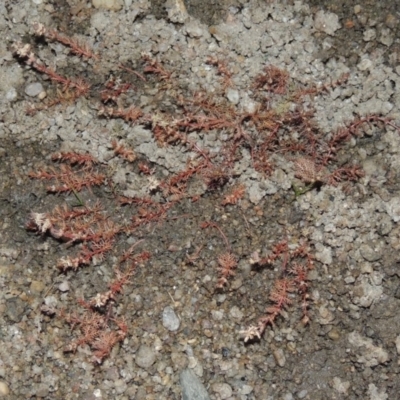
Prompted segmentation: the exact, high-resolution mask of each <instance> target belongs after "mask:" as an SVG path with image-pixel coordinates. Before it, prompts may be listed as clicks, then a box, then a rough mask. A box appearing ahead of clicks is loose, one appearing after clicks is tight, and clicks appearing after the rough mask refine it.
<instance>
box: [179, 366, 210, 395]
mask: <svg viewBox="0 0 400 400" xmlns="http://www.w3.org/2000/svg"><path fill="white" fill-rule="evenodd" d="M180 383H181V386H182V400H210V396H209V395H208V393H207V390H206V388H205V387H204V385H203V384H202V383H201V382H200V380H199V378H197V376H196V375H195V374H194V372H193V371H191V370H190V369H185V370H183V371H182V372H181V375H180Z"/></svg>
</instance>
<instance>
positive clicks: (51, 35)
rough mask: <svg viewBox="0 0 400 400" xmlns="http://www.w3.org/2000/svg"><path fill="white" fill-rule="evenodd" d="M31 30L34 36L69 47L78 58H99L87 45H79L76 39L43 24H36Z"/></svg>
mask: <svg viewBox="0 0 400 400" xmlns="http://www.w3.org/2000/svg"><path fill="white" fill-rule="evenodd" d="M33 29H34V34H35V35H36V36H43V37H45V38H46V39H47V40H50V41H55V42H59V43H62V44H63V45H64V46H67V47H69V48H70V49H71V51H72V52H73V53H74V54H77V55H78V56H83V57H86V58H94V59H96V60H99V56H98V55H97V54H95V53H93V51H92V50H91V48H90V47H89V46H88V45H87V44H85V43H80V42H79V41H78V40H77V39H74V38H70V37H68V36H64V35H61V34H60V33H59V32H57V31H56V30H55V29H51V28H46V27H45V26H44V25H43V24H41V23H38V22H35V23H34V24H33Z"/></svg>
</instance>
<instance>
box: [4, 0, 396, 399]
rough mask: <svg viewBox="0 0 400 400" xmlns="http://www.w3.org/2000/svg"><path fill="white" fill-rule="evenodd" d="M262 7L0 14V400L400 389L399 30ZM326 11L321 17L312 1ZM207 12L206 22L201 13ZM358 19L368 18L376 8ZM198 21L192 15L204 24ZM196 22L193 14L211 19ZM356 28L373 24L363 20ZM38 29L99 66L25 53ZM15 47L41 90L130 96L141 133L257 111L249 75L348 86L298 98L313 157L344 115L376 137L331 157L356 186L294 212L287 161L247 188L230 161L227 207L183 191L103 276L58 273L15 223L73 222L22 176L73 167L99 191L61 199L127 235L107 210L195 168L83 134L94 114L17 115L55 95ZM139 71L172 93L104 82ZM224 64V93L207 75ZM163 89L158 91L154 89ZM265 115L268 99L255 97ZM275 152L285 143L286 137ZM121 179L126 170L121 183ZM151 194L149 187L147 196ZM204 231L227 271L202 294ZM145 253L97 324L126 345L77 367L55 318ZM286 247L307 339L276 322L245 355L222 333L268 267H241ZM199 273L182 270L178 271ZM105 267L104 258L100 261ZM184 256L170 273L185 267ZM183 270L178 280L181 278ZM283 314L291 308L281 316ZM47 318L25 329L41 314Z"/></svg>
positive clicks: (103, 135)
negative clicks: (300, 248)
mask: <svg viewBox="0 0 400 400" xmlns="http://www.w3.org/2000/svg"><path fill="white" fill-rule="evenodd" d="M282 3H284V2H262V4H259V3H257V2H256V1H255V0H250V1H240V2H233V1H232V2H231V3H229V4H228V3H227V4H226V5H225V2H223V4H224V5H225V8H224V10H225V14H224V17H223V18H220V19H217V20H216V19H215V16H214V15H213V17H212V18H211V16H210V18H209V21H210V22H209V24H206V23H204V20H203V19H198V18H195V17H194V16H193V15H196V13H195V12H194V11H191V10H192V4H191V2H188V3H187V4H186V6H185V4H184V3H183V2H182V1H181V0H179V1H178V0H177V1H168V2H166V4H164V3H163V6H165V7H164V11H163V12H164V13H165V14H164V15H163V18H156V17H155V14H156V10H158V8H157V7H155V6H154V7H153V6H152V4H151V3H150V2H149V1H147V0H125V1H122V0H96V1H95V0H93V2H89V3H88V4H86V3H85V4H84V5H82V4H83V3H81V2H79V1H71V2H68V5H67V3H65V4H64V3H63V5H62V6H60V8H58V7H56V6H55V5H54V4H52V3H51V2H45V1H41V0H36V1H33V2H26V1H22V0H21V1H14V2H13V4H8V5H7V7H6V6H5V5H0V31H1V33H2V36H3V38H5V40H3V41H2V43H0V71H1V72H0V78H1V79H0V92H1V93H2V96H1V97H0V116H1V118H0V137H1V139H2V143H1V148H0V173H1V176H2V179H1V181H0V191H1V193H2V194H1V200H2V209H1V218H0V231H1V240H0V284H1V288H2V290H1V293H0V310H1V316H0V318H1V337H2V346H1V348H0V396H3V397H6V398H12V399H21V398H29V399H30V398H46V399H65V400H67V399H98V398H103V399H122V400H125V399H130V398H135V399H180V398H183V399H185V400H186V399H187V400H195V399H196V400H200V399H204V400H205V399H212V400H214V399H240V400H245V399H246V400H247V399H249V400H250V399H268V400H272V399H285V400H286V399H287V400H291V399H313V400H317V399H326V398H329V399H342V398H348V399H359V398H363V399H394V398H397V396H398V395H397V394H398V392H399V390H400V383H398V382H397V380H396V376H398V374H399V372H400V371H399V368H400V366H399V363H398V356H399V353H400V350H399V349H400V336H399V331H400V316H399V313H398V309H399V307H400V303H399V302H400V295H399V287H400V273H399V270H398V268H397V266H398V263H399V261H400V257H399V256H398V250H399V248H400V245H399V243H400V228H399V226H398V222H399V221H400V200H399V196H400V183H399V182H400V161H399V160H400V136H399V131H398V129H396V128H395V125H400V109H399V104H400V102H399V100H400V92H399V90H398V87H399V86H400V66H399V61H400V56H399V48H400V46H399V36H398V32H397V30H396V27H397V24H398V17H397V16H396V14H395V13H394V12H393V13H392V12H390V9H389V8H388V11H387V13H386V14H384V13H383V12H382V11H380V12H379V13H375V14H374V13H373V12H372V9H370V8H369V7H368V6H367V5H364V4H361V3H360V4H359V5H356V6H352V7H351V8H350V11H349V14H348V15H343V14H342V13H341V11H340V10H338V9H335V5H334V4H332V5H326V6H325V7H321V6H315V5H314V2H310V4H308V3H307V2H302V1H293V2H288V4H282ZM328 3H334V2H328ZM219 6H221V5H219ZM376 7H380V6H379V5H377V6H376ZM210 10H211V8H210ZM210 15H212V12H211V11H210ZM374 15H375V17H374ZM35 21H40V22H42V23H44V24H45V25H46V26H49V27H54V28H58V29H59V30H60V32H62V33H63V34H72V35H73V36H74V37H76V38H78V39H79V40H81V41H82V42H85V43H88V44H90V46H91V48H93V50H94V51H95V52H98V53H101V54H102V58H101V62H99V63H96V62H95V61H93V60H83V59H80V58H79V57H77V56H74V55H70V54H68V52H67V51H66V49H65V47H64V46H61V45H59V44H56V43H50V44H46V42H45V41H42V40H35V39H34V38H33V36H32V23H33V22H35ZM19 40H23V41H24V42H29V43H32V45H33V47H34V49H35V54H36V55H37V56H38V57H39V58H40V60H42V61H43V62H44V63H45V64H46V65H47V66H49V67H52V68H54V69H55V70H56V71H57V73H60V74H66V75H68V76H79V75H82V76H84V77H85V79H88V80H90V82H91V83H92V84H93V86H94V87H100V86H101V84H102V83H104V81H106V80H107V79H109V78H110V76H111V75H113V76H115V77H119V76H121V77H122V78H123V79H130V81H131V82H134V84H133V85H132V86H133V87H132V88H131V89H129V91H128V92H127V93H126V94H124V95H123V96H122V97H121V98H122V100H121V101H123V102H124V104H128V105H137V106H139V107H140V108H141V109H142V110H144V112H145V113H149V114H150V115H152V116H155V117H162V115H165V114H168V113H170V112H177V110H178V106H177V104H176V102H175V101H174V98H176V95H185V94H186V95H187V94H188V93H189V94H192V95H193V93H196V92H199V91H207V92H208V93H210V94H211V95H212V96H215V98H219V97H218V96H220V94H221V93H223V95H222V96H220V97H221V98H222V99H223V100H221V102H222V101H224V104H228V105H229V106H231V107H234V109H235V110H238V109H239V110H244V111H246V112H248V113H254V112H256V111H257V109H258V106H259V104H260V101H262V100H260V99H258V98H254V96H253V88H252V82H253V81H254V79H255V78H256V77H257V76H258V75H259V74H260V72H261V71H262V70H263V68H264V66H265V65H267V64H268V65H274V66H276V67H278V68H281V69H284V70H286V71H287V72H288V73H289V76H290V78H291V79H292V81H291V82H292V84H293V85H302V84H304V85H308V87H310V86H311V85H313V84H317V85H324V84H326V85H329V84H330V83H331V82H335V81H336V80H338V79H339V78H340V77H341V76H342V75H343V74H348V80H347V81H346V83H343V84H341V85H333V87H332V88H331V89H329V90H327V91H326V92H324V93H323V94H321V95H309V97H308V98H307V101H306V105H307V106H308V107H310V108H311V107H313V109H314V110H315V123H316V124H317V125H318V127H319V128H320V130H321V132H323V133H324V134H325V135H326V138H329V137H330V135H331V134H332V132H335V130H336V129H338V128H340V127H343V126H344V124H346V123H348V122H349V121H352V120H353V119H354V116H357V115H359V116H366V115H368V114H371V113H373V114H379V115H380V116H381V118H382V119H385V118H390V121H391V123H387V124H383V123H379V122H377V123H371V124H365V125H366V126H363V129H362V132H361V134H360V135H359V137H357V138H353V139H352V140H351V141H349V143H348V144H347V145H346V146H345V148H344V149H343V150H342V151H340V152H339V154H338V158H339V162H340V163H341V165H344V164H346V163H348V162H349V161H356V162H357V163H359V164H360V165H361V166H362V167H363V170H364V171H365V176H364V177H362V178H361V179H360V180H359V181H357V182H354V183H349V184H341V185H339V186H337V187H334V186H329V185H325V184H323V185H321V187H318V188H315V189H313V190H309V191H307V192H305V193H303V194H301V195H299V196H297V197H294V193H293V192H294V191H293V182H296V177H295V173H294V169H293V168H294V167H293V165H294V163H293V160H291V159H288V158H286V157H285V156H284V155H283V154H279V153H278V154H274V156H273V162H274V165H275V169H274V171H273V173H272V174H271V175H270V176H265V175H264V174H262V173H260V172H257V171H256V170H255V169H254V159H253V154H251V152H250V151H249V149H248V148H242V149H241V157H240V159H239V160H238V161H237V162H236V163H235V165H234V168H233V171H234V172H233V173H232V176H230V177H229V181H228V183H227V188H228V189H229V188H231V187H232V186H234V185H235V184H242V185H244V187H245V189H246V190H245V192H246V194H245V196H244V198H243V199H241V200H240V201H239V202H238V204H237V205H234V206H226V207H222V206H221V199H222V198H223V195H225V194H226V191H225V188H224V189H223V190H219V189H217V190H215V191H209V190H208V189H207V187H206V186H205V185H204V184H202V183H199V182H194V183H192V184H191V185H189V187H188V191H189V194H190V198H197V201H191V200H190V201H189V199H188V201H187V202H184V203H182V205H180V206H179V207H178V208H177V209H174V210H173V212H171V214H170V215H169V218H168V219H167V220H166V221H164V222H163V223H162V224H157V225H156V224H154V225H152V226H150V228H149V229H148V230H145V229H144V230H143V231H141V232H140V233H135V234H133V235H131V236H128V235H127V236H126V237H124V240H123V243H118V246H116V247H117V248H116V250H115V253H113V255H112V256H111V257H110V258H107V259H105V260H98V261H97V262H96V264H97V265H96V266H94V265H90V266H87V267H84V268H80V269H79V270H78V271H76V272H74V271H69V272H67V273H65V274H60V272H59V271H58V269H57V268H56V265H57V261H58V260H59V258H60V257H61V256H65V255H66V254H70V253H69V252H70V251H71V250H73V249H76V246H78V247H79V244H72V243H67V244H66V243H59V242H57V241H56V240H53V239H52V238H51V237H47V236H46V235H34V234H32V233H29V232H27V231H26V229H25V227H26V222H27V220H28V216H29V214H30V212H32V211H34V212H47V211H49V210H51V209H52V208H53V207H54V206H56V205H62V204H69V205H75V204H76V202H77V201H78V200H79V199H77V198H76V197H75V196H74V194H69V195H65V196H64V195H60V196H51V195H49V194H47V193H46V190H45V184H43V182H40V181H38V180H31V179H29V177H28V173H29V172H30V171H32V170H35V171H36V170H38V168H39V167H40V166H43V165H50V164H51V154H53V153H54V152H59V151H79V152H87V153H90V154H91V155H93V156H95V157H97V158H98V160H99V161H100V163H102V164H101V166H105V168H107V174H108V175H107V179H108V180H109V183H110V184H109V186H107V187H102V188H95V189H93V190H92V192H85V193H82V194H80V195H81V196H82V198H83V201H85V202H87V203H88V204H89V203H90V202H91V201H94V199H99V200H100V201H101V202H102V204H104V207H105V209H106V211H107V212H109V215H112V216H117V217H118V218H120V219H121V220H123V219H124V218H125V219H127V218H130V215H129V214H128V211H127V210H126V208H122V209H121V208H118V210H116V209H113V208H112V204H113V203H112V202H111V199H112V196H113V194H114V190H115V191H116V193H118V194H120V195H125V196H137V197H147V196H153V197H152V198H154V199H157V201H160V200H161V198H162V193H160V191H159V189H158V188H159V186H158V185H159V182H160V181H162V180H163V179H166V178H167V177H170V176H171V175H172V174H174V173H177V172H179V171H182V170H183V169H185V168H186V166H187V162H188V160H189V159H191V158H194V157H195V156H196V155H197V152H196V151H195V150H196V149H194V148H193V147H192V148H191V147H190V146H184V145H182V143H178V144H174V145H164V146H160V145H159V143H157V141H156V140H155V139H154V137H153V135H152V133H151V131H150V129H149V127H148V126H146V124H140V125H134V124H131V123H129V122H125V121H123V120H121V119H112V118H99V117H98V115H97V112H98V110H97V108H96V105H95V101H94V100H93V99H92V100H93V101H89V100H88V99H78V100H77V101H75V102H74V101H71V102H69V103H67V104H63V105H55V106H53V107H50V108H49V109H43V110H40V111H39V112H37V113H35V114H33V115H28V114H27V112H26V111H27V106H29V104H36V105H38V104H43V103H42V102H46V100H48V99H51V98H52V96H54V94H55V93H54V87H53V86H54V85H52V84H51V82H50V81H49V79H46V78H44V77H43V76H41V75H39V74H37V73H35V72H34V71H33V70H32V68H29V67H27V66H26V65H24V64H23V63H18V61H17V60H16V59H15V57H14V56H13V54H12V50H11V49H12V44H13V43H15V42H17V41H19ZM142 53H148V54H151V55H152V56H153V57H155V58H156V59H157V60H159V61H161V62H162V65H163V66H165V68H166V69H167V70H169V71H172V78H171V80H172V82H174V83H172V84H171V83H168V81H165V82H163V81H162V80H158V79H156V78H154V77H151V76H147V80H146V82H144V81H143V80H141V79H140V78H139V77H138V76H136V75H135V74H133V75H134V78H132V76H133V75H130V73H129V72H128V71H125V70H121V69H120V68H118V66H119V65H120V64H122V65H124V66H125V67H127V68H129V69H131V70H135V71H140V70H141V68H142V61H141V57H142ZM210 56H213V57H217V58H218V59H222V60H224V61H225V62H226V66H227V67H228V69H229V70H230V71H231V72H232V76H231V78H230V79H231V80H232V86H231V87H228V88H226V90H224V83H223V76H222V75H221V74H218V73H217V71H216V68H215V67H213V66H211V65H210V64H209V63H206V60H207V58H208V57H210ZM169 85H170V86H169ZM268 101H270V102H271V106H272V107H273V108H275V109H277V108H279V107H281V110H282V111H281V112H284V108H285V107H286V106H287V103H288V101H287V99H285V98H282V97H279V96H276V95H271V96H270V98H268ZM289 134H293V135H294V134H296V133H295V132H289V131H288V135H289ZM187 137H188V139H189V140H190V141H191V143H196V145H197V146H198V147H199V148H201V149H208V150H209V151H210V154H211V155H212V156H215V158H213V159H215V160H219V158H218V157H220V154H221V151H222V149H223V148H224V144H225V143H227V141H228V140H229V135H228V133H227V132H225V131H218V130H213V131H211V132H208V133H207V134H206V133H204V132H188V135H187ZM112 139H116V140H118V141H122V142H123V143H124V144H125V145H126V146H128V147H130V148H132V149H134V152H135V154H136V156H137V157H138V160H139V161H142V160H143V161H145V162H146V163H148V165H149V166H150V167H151V168H153V169H154V171H155V173H154V175H152V176H150V177H149V176H147V175H145V174H139V173H137V169H135V168H134V167H133V165H132V164H130V163H127V162H123V161H122V160H121V159H119V158H117V157H115V154H114V152H113V149H112V146H111V140H112ZM135 165H136V164H135ZM150 178H151V179H150ZM205 220H212V221H217V222H218V224H219V225H220V226H221V227H222V231H223V232H224V234H225V235H226V236H227V240H228V243H229V244H230V245H231V246H232V249H233V251H234V252H235V254H237V255H238V258H239V259H238V268H237V269H236V271H235V276H234V277H231V278H229V283H228V285H227V287H225V288H224V289H223V290H219V291H218V290H215V287H216V283H217V279H218V269H219V268H220V266H219V264H218V261H217V260H218V255H219V254H221V252H223V251H227V248H226V243H225V242H224V240H222V239H221V236H218V232H217V230H215V232H214V231H213V230H211V229H210V228H208V229H201V228H200V224H201V222H204V221H205ZM140 238H144V239H145V240H144V241H143V242H141V243H140V246H141V247H140V248H143V249H145V250H148V251H149V252H150V253H151V255H152V258H151V260H150V262H149V264H146V265H140V266H138V267H137V269H136V270H135V273H134V274H133V276H132V277H130V283H129V284H127V285H126V286H125V287H124V291H123V293H121V294H120V295H118V296H119V297H118V299H116V301H115V304H114V306H113V307H112V308H110V310H109V311H107V314H105V318H106V316H107V318H116V317H124V318H125V320H126V322H127V325H128V334H127V336H126V337H125V339H124V340H123V341H122V342H121V343H119V344H118V345H116V346H115V347H114V348H113V350H112V352H111V354H110V356H109V357H108V358H106V359H105V360H104V362H103V363H102V364H101V365H98V364H96V363H93V362H92V351H91V349H90V348H89V347H88V346H86V345H82V346H78V348H77V350H76V351H75V352H72V353H68V352H63V349H64V348H65V346H66V344H68V343H70V342H71V340H72V339H71V338H74V337H75V336H74V334H73V331H72V330H71V327H70V326H68V325H67V324H65V322H64V321H63V320H62V319H60V318H57V317H55V316H54V313H55V312H56V311H57V312H58V311H59V310H65V312H66V313H69V312H78V310H79V307H78V303H77V299H79V298H82V297H84V298H85V299H89V298H91V297H92V296H94V295H96V293H99V292H104V291H105V290H107V284H108V282H110V279H111V277H112V276H113V266H114V264H115V263H116V260H117V257H118V253H117V250H118V251H120V250H121V249H126V248H127V247H128V246H132V245H133V244H134V243H136V242H137V241H138V239H140ZM285 238H286V239H287V240H288V243H289V246H290V248H295V247H296V246H297V245H298V244H299V243H301V242H302V240H303V239H305V238H307V239H308V240H309V241H310V243H311V244H312V246H313V251H314V254H315V260H316V261H315V269H314V270H313V271H311V273H310V276H309V280H310V282H309V284H310V289H309V291H310V299H311V300H310V305H309V306H310V321H309V323H308V325H307V326H303V325H302V324H301V323H300V320H301V311H298V310H296V307H293V309H292V308H288V310H286V311H285V312H284V313H283V315H282V317H281V318H278V320H277V321H276V325H275V326H274V327H273V328H269V327H268V328H267V330H266V332H265V333H264V335H263V337H262V338H261V340H260V341H258V340H256V341H254V342H252V343H248V344H244V342H243V340H241V334H240V331H242V330H243V329H245V328H247V327H248V326H249V325H251V324H254V323H256V322H257V318H258V317H260V316H261V315H263V312H264V310H265V308H266V307H268V306H270V305H271V304H270V302H269V300H268V298H269V293H270V290H271V285H272V283H273V282H274V281H275V280H276V279H277V276H278V273H279V271H278V270H279V268H278V266H277V265H272V266H268V267H265V268H254V267H252V266H251V265H252V263H251V259H252V258H253V257H254V256H255V254H260V255H261V256H264V255H266V254H269V252H270V251H271V247H272V245H273V244H274V243H277V242H279V241H280V240H282V239H285ZM197 253H198V254H199V256H198V257H197V258H196V254H197ZM119 255H120V253H119ZM188 257H189V258H188ZM190 257H193V260H194V261H190V260H192V258H190ZM296 302H297V298H295V297H294V298H293V303H294V304H293V305H294V306H295V305H297V304H295V303H296ZM44 309H45V310H46V313H42V312H41V310H42V311H43V310H44Z"/></svg>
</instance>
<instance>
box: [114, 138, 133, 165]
mask: <svg viewBox="0 0 400 400" xmlns="http://www.w3.org/2000/svg"><path fill="white" fill-rule="evenodd" d="M111 146H112V148H113V149H114V153H115V154H117V155H119V156H121V157H122V158H124V159H125V160H127V161H129V162H133V161H135V159H136V154H135V153H134V151H133V150H132V149H129V148H127V147H125V145H124V144H123V143H121V142H119V143H118V142H117V141H116V140H113V141H112V142H111Z"/></svg>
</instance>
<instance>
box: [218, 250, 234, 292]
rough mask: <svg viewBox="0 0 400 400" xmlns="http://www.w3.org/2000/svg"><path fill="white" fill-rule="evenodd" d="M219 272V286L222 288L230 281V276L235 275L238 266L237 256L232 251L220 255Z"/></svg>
mask: <svg viewBox="0 0 400 400" xmlns="http://www.w3.org/2000/svg"><path fill="white" fill-rule="evenodd" d="M218 264H219V273H220V277H219V279H218V283H217V288H218V289H222V288H223V287H224V286H225V285H226V284H227V282H228V278H229V277H231V276H234V275H235V271H234V269H235V268H236V266H237V261H236V257H235V256H234V255H233V254H232V253H223V254H221V255H220V256H219V257H218Z"/></svg>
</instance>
